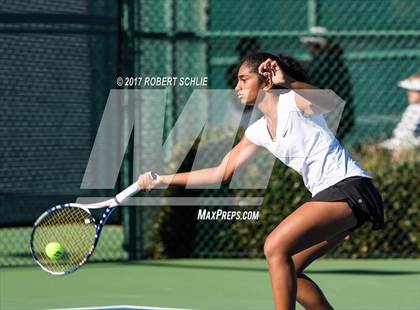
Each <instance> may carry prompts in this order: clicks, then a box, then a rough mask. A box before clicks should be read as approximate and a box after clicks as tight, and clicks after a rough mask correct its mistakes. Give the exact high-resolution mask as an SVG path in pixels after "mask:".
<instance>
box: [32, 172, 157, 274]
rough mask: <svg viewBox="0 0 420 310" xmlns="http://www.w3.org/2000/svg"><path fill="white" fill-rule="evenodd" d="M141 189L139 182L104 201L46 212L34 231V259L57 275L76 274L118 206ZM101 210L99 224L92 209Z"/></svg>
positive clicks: (37, 221) (70, 205) (66, 206)
mask: <svg viewBox="0 0 420 310" xmlns="http://www.w3.org/2000/svg"><path fill="white" fill-rule="evenodd" d="M150 176H151V178H152V179H153V180H156V178H157V176H156V174H155V173H153V172H150ZM139 190H140V188H139V187H138V184H137V182H136V183H134V184H132V185H131V186H129V187H128V188H126V189H125V190H123V191H122V192H121V193H119V194H118V195H117V196H115V198H113V199H110V200H107V201H104V202H100V203H95V204H86V205H83V204H77V203H66V204H62V205H58V206H56V207H54V208H51V209H49V210H48V211H46V212H44V213H43V214H42V215H41V216H40V217H39V218H38V219H37V220H36V221H35V223H34V226H33V229H32V234H31V240H30V248H31V253H32V256H33V258H34V259H35V261H36V262H37V263H38V265H39V266H41V268H42V269H43V270H45V271H46V272H48V273H50V274H53V275H66V274H69V273H72V272H74V271H76V270H77V269H79V268H80V267H82V266H83V265H84V264H85V263H86V261H87V260H88V259H89V257H90V256H91V255H92V253H93V251H94V250H95V248H96V245H97V243H98V240H99V236H100V234H101V231H102V228H103V227H104V225H105V222H106V221H107V219H108V218H109V216H110V215H111V213H112V211H114V209H115V207H117V206H118V205H120V204H121V203H122V202H123V201H124V200H125V199H127V198H128V197H130V196H132V195H134V194H135V193H137V192H138V191H139ZM99 208H106V209H105V212H104V213H103V215H102V218H101V219H100V220H99V222H97V221H96V220H95V218H94V217H93V216H92V214H91V213H90V211H89V209H99ZM54 251H55V252H54Z"/></svg>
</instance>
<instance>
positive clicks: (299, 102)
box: [286, 80, 339, 115]
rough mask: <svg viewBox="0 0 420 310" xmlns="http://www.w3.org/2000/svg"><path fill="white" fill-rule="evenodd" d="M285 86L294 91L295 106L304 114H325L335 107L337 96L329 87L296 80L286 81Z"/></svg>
mask: <svg viewBox="0 0 420 310" xmlns="http://www.w3.org/2000/svg"><path fill="white" fill-rule="evenodd" d="M286 87H287V88H289V89H292V90H293V91H294V92H295V100H296V106H297V107H298V109H299V110H301V111H303V112H304V113H305V114H308V115H315V114H325V113H328V112H331V111H332V110H334V109H335V108H336V107H337V103H338V101H337V99H339V98H337V97H338V96H337V95H336V94H335V93H334V92H333V91H332V90H330V89H319V88H316V87H315V86H313V85H311V84H308V83H304V82H300V81H296V80H295V81H291V82H290V83H288V85H286Z"/></svg>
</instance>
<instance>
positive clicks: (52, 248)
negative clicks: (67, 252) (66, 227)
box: [45, 242, 64, 260]
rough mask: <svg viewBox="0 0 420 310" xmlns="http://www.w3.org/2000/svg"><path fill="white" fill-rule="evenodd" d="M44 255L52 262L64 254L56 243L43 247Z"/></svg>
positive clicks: (62, 249)
mask: <svg viewBox="0 0 420 310" xmlns="http://www.w3.org/2000/svg"><path fill="white" fill-rule="evenodd" d="M45 253H46V254H47V256H48V257H49V258H51V259H53V260H58V259H60V258H61V257H62V256H63V254H64V248H63V247H62V246H61V244H60V243H58V242H50V243H48V244H47V246H46V247H45Z"/></svg>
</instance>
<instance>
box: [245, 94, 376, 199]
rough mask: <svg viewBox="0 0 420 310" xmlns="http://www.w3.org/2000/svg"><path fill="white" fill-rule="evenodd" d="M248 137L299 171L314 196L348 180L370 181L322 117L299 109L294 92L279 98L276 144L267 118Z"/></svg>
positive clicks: (262, 119) (248, 133) (256, 125)
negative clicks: (355, 178)
mask: <svg viewBox="0 0 420 310" xmlns="http://www.w3.org/2000/svg"><path fill="white" fill-rule="evenodd" d="M245 136H246V137H247V138H248V139H249V140H250V141H251V142H253V143H254V144H256V145H258V146H261V147H264V148H266V149H267V150H269V151H270V152H271V153H272V154H273V155H274V156H276V157H277V158H278V159H280V160H281V161H282V162H283V163H284V164H285V165H287V166H289V167H291V168H293V169H294V170H295V171H297V172H298V173H299V174H300V175H301V176H302V178H303V182H304V184H305V186H306V187H307V188H308V190H309V191H310V192H311V194H312V197H313V196H315V195H316V194H317V193H318V192H320V191H322V190H324V189H326V188H327V187H329V186H331V185H334V184H335V183H337V182H339V181H341V180H343V179H345V178H348V177H352V176H363V177H368V178H371V177H370V176H369V175H368V174H367V173H366V171H364V170H363V169H362V168H361V167H360V166H359V165H358V164H357V163H356V162H355V161H354V160H353V159H352V158H351V157H350V156H349V154H348V153H347V152H346V150H345V149H344V148H343V147H342V146H341V144H340V143H339V142H338V140H337V139H336V138H335V136H334V134H333V133H332V132H331V130H330V129H329V128H328V125H327V123H326V121H325V119H324V117H323V116H322V115H305V114H304V113H303V112H302V111H300V110H299V109H298V107H297V106H296V100H295V92H294V91H288V92H287V93H283V94H281V95H280V96H279V101H278V103H277V129H276V137H275V141H273V140H272V139H271V137H270V134H269V132H268V128H267V120H266V118H265V116H263V117H261V118H260V119H258V120H257V121H256V122H255V123H253V124H252V125H251V126H249V127H248V128H247V130H246V131H245Z"/></svg>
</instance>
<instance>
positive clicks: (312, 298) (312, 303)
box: [292, 233, 347, 310]
mask: <svg viewBox="0 0 420 310" xmlns="http://www.w3.org/2000/svg"><path fill="white" fill-rule="evenodd" d="M346 235H347V233H342V234H339V235H337V236H336V237H334V238H332V239H330V240H326V241H323V242H320V243H318V244H316V245H314V246H312V247H310V248H308V249H306V250H304V251H301V252H299V253H297V254H295V255H293V257H292V259H293V262H294V264H295V269H296V275H297V301H298V302H299V303H300V304H301V305H302V306H303V307H304V308H305V309H307V310H331V309H333V307H332V306H331V305H330V303H329V302H328V300H327V298H326V297H325V295H324V294H323V293H322V291H321V289H320V288H319V287H318V286H317V285H316V284H315V282H313V281H312V280H311V279H310V278H309V277H308V276H306V275H305V274H303V270H304V269H305V268H306V267H308V266H309V264H311V263H312V262H313V261H314V260H315V259H317V258H319V257H321V256H323V255H324V254H326V253H327V252H329V251H330V250H331V249H333V248H335V247H336V246H337V245H338V244H339V243H340V242H341V241H342V240H343V239H344V238H345V236H346Z"/></svg>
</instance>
